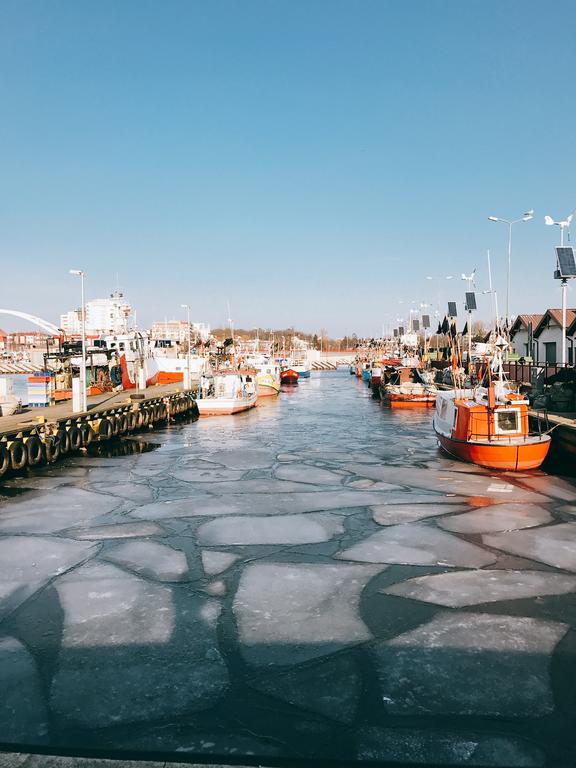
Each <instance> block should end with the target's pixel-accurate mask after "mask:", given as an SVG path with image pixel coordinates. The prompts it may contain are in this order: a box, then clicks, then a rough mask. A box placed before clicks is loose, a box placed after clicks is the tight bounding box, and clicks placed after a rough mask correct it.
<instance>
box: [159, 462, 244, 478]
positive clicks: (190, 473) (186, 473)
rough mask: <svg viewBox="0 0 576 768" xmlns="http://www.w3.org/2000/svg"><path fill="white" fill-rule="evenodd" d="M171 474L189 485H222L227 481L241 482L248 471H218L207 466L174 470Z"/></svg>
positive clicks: (222, 469)
mask: <svg viewBox="0 0 576 768" xmlns="http://www.w3.org/2000/svg"><path fill="white" fill-rule="evenodd" d="M170 474H171V475H172V477H175V478H176V479H177V480H184V481H185V482H187V483H220V482H223V481H226V480H240V478H242V477H243V476H244V475H245V474H246V470H239V469H225V468H223V467H221V468H219V469H217V468H214V467H211V466H210V465H209V464H205V466H204V467H182V468H179V467H178V468H176V469H173V470H172V471H171V472H170Z"/></svg>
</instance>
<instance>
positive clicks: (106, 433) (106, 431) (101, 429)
mask: <svg viewBox="0 0 576 768" xmlns="http://www.w3.org/2000/svg"><path fill="white" fill-rule="evenodd" d="M112 435H113V431H112V423H111V421H110V419H109V418H103V419H100V423H99V424H98V437H99V438H100V439H101V440H108V439H109V438H110V437H112Z"/></svg>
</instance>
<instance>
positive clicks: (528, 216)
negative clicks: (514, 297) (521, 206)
mask: <svg viewBox="0 0 576 768" xmlns="http://www.w3.org/2000/svg"><path fill="white" fill-rule="evenodd" d="M532 218H534V210H530V211H526V213H525V214H524V215H523V216H522V218H520V219H514V221H508V219H502V218H500V217H499V216H488V221H501V222H502V224H507V225H508V277H507V280H506V327H507V328H508V326H509V324H510V265H511V262H512V226H513V225H514V224H518V223H519V222H521V221H530V219H532Z"/></svg>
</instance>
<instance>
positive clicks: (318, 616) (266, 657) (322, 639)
mask: <svg viewBox="0 0 576 768" xmlns="http://www.w3.org/2000/svg"><path fill="white" fill-rule="evenodd" d="M382 570H383V569H382V567H376V566H362V565H344V564H341V565H340V564H339V565H309V564H300V565H295V564H287V563H286V564H285V563H253V564H251V565H249V566H248V567H247V568H246V569H245V570H244V571H243V573H242V576H241V578H240V583H239V585H238V591H237V593H236V596H235V598H234V606H233V607H234V615H235V617H236V621H237V624H238V635H239V640H240V643H241V653H242V655H243V657H244V658H245V659H246V661H248V662H249V663H250V664H253V665H256V666H260V667H262V666H269V665H274V664H282V665H293V664H299V663H301V662H303V661H307V660H309V659H313V658H316V657H318V656H326V655H328V654H331V653H334V652H335V651H338V650H341V649H342V648H345V647H347V646H349V645H354V644H356V643H361V642H365V641H366V640H370V639H371V637H372V635H371V633H370V631H369V629H368V627H367V626H366V625H365V624H364V622H363V621H362V619H361V617H360V613H359V603H360V596H361V594H362V591H363V589H364V587H365V586H366V584H367V583H368V581H369V580H370V579H371V578H372V577H373V576H375V575H376V574H378V573H380V572H381V571H382Z"/></svg>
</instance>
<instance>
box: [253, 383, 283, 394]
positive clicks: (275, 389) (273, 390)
mask: <svg viewBox="0 0 576 768" xmlns="http://www.w3.org/2000/svg"><path fill="white" fill-rule="evenodd" d="M256 387H257V391H258V397H275V396H276V395H279V394H280V385H279V384H275V383H274V384H263V383H261V382H259V381H257V382H256Z"/></svg>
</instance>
